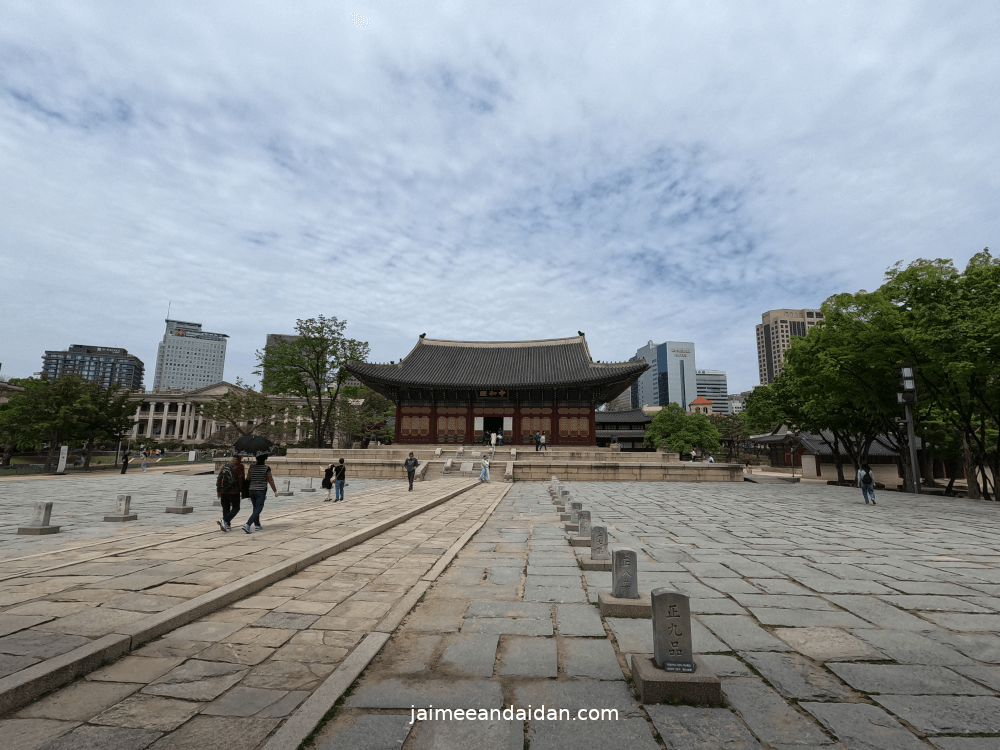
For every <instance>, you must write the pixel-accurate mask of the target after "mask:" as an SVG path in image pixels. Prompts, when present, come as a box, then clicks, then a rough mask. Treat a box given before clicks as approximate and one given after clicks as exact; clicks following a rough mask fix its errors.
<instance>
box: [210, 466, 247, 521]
mask: <svg viewBox="0 0 1000 750" xmlns="http://www.w3.org/2000/svg"><path fill="white" fill-rule="evenodd" d="M245 478H246V469H245V468H244V466H243V459H242V458H240V457H239V456H233V457H232V458H231V459H230V461H229V463H227V464H226V465H225V466H223V467H222V470H221V471H220V472H219V478H218V479H216V480H215V496H216V497H217V498H219V501H220V502H221V503H222V518H220V519H219V520H218V521H216V523H217V524H219V528H220V529H222V530H223V531H229V530H230V529H231V528H232V526H231V525H230V524H231V523H232V520H233V519H234V518H235V517H236V514H237V513H239V512H240V493H241V492H242V490H243V480H244V479H245Z"/></svg>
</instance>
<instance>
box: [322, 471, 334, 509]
mask: <svg viewBox="0 0 1000 750" xmlns="http://www.w3.org/2000/svg"><path fill="white" fill-rule="evenodd" d="M323 489H324V490H326V499H325V500H324V501H323V502H324V503H328V502H330V501H331V500H332V499H333V496H332V495H331V493H332V492H333V464H330V465H329V466H327V467H326V468H325V469H324V470H323Z"/></svg>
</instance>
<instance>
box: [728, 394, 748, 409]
mask: <svg viewBox="0 0 1000 750" xmlns="http://www.w3.org/2000/svg"><path fill="white" fill-rule="evenodd" d="M751 393H752V391H743V392H741V393H730V394H729V396H728V399H727V400H728V401H729V413H730V414H739V413H741V412H742V411H743V409H744V408H745V406H746V402H747V396H749V395H750V394H751Z"/></svg>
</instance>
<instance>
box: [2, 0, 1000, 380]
mask: <svg viewBox="0 0 1000 750" xmlns="http://www.w3.org/2000/svg"><path fill="white" fill-rule="evenodd" d="M998 18H1000V6H998V5H997V3H996V2H995V0H987V1H986V2H962V3H950V2H943V1H942V0H932V1H930V2H916V1H911V2H891V1H887V2H879V3H871V2H869V1H863V2H837V3H831V2H815V3H810V2H802V1H796V2H781V3H778V2H754V3H747V2H742V1H740V2H737V1H736V0H733V1H732V2H724V1H722V0H720V1H719V2H714V3H705V2H701V1H692V2H670V1H668V0H657V1H656V2H625V3H610V2H584V1H581V0H574V1H573V2H546V3H537V2H513V1H511V0H505V2H493V3H487V2H475V3H473V2H466V3H457V2H437V3H415V2H391V1H389V0H374V1H373V0H363V1H359V2H309V1H300V2H294V3H289V2H282V3H279V2H271V3H259V2H253V1H252V0H240V2H225V1H223V0H216V1H215V2H211V3H204V2H186V1H183V0H172V1H171V2H157V1H156V0H144V1H143V2H141V3H135V2H124V1H121V2H113V1H112V0H105V1H104V2H96V1H94V0H71V1H69V2H58V1H57V0H49V1H48V2H45V3H38V2H33V1H31V0H26V1H23V2H21V1H19V0H5V2H3V3H2V4H0V362H2V363H3V369H2V371H0V374H3V375H6V376H8V377H13V376H25V375H30V374H31V373H32V372H35V371H37V370H39V369H40V364H41V355H42V353H43V352H44V350H46V349H63V348H65V347H66V346H68V345H69V344H75V343H80V344H94V345H103V346H123V347H126V348H127V349H128V350H129V351H130V352H133V353H135V354H137V355H138V356H139V357H140V358H142V359H143V360H144V361H145V362H146V367H147V386H151V385H152V374H151V371H152V369H153V365H154V364H155V355H156V343H157V341H159V340H160V338H161V337H162V335H163V327H164V324H163V320H164V318H165V317H166V313H167V305H168V303H170V304H171V313H172V317H174V318H177V319H181V320H188V321H195V322H200V323H202V324H203V325H204V327H205V329H206V330H210V331H218V332H222V333H227V334H229V335H230V336H231V340H230V343H229V352H228V357H227V362H226V373H225V375H226V379H227V380H234V379H235V378H236V377H237V376H243V377H244V378H249V379H253V378H252V376H251V375H250V373H251V371H252V369H253V362H254V351H255V350H256V349H258V348H260V347H261V346H262V345H263V343H264V338H265V335H266V334H268V333H282V332H291V331H292V330H293V328H294V323H295V320H296V318H307V317H312V316H314V315H317V314H321V313H322V314H325V315H332V316H336V317H338V318H341V319H346V320H347V321H348V332H349V334H350V335H352V336H353V337H356V338H360V339H364V340H367V341H369V342H370V344H371V351H372V358H373V359H375V360H376V361H388V360H390V359H396V360H398V359H399V358H400V357H401V356H403V355H405V354H406V352H407V351H409V349H410V348H411V347H412V346H413V344H414V342H415V341H416V338H417V336H418V335H419V334H420V333H422V332H426V333H427V334H428V335H429V336H430V337H433V338H455V339H473V340H477V339H483V340H489V339H493V340H497V339H533V338H552V337H559V336H566V335H574V334H575V333H576V331H577V330H582V331H585V332H586V334H587V339H588V341H589V343H590V348H591V353H592V354H593V356H594V358H595V359H601V360H622V359H627V358H628V357H629V356H631V355H632V354H634V353H635V350H636V349H637V348H638V347H639V346H640V345H642V344H644V343H645V342H646V341H647V340H649V339H653V340H655V341H657V342H659V341H663V340H681V341H694V342H695V343H696V346H697V364H698V366H699V367H703V368H714V369H723V370H726V371H728V373H729V385H730V391H731V392H735V391H739V390H744V389H747V388H750V387H751V386H753V385H755V384H756V383H757V366H756V345H755V340H754V325H755V324H756V323H759V322H760V314H761V312H762V311H764V310H767V309H770V308H774V307H809V306H815V305H818V304H819V303H820V302H822V301H823V300H824V299H825V298H826V297H828V296H829V295H831V294H834V293H838V292H842V291H857V290H858V289H861V288H868V289H873V288H875V287H877V286H878V285H879V283H880V280H881V278H882V274H883V273H884V271H885V269H886V268H887V267H888V266H890V265H892V264H893V263H895V262H896V261H899V260H904V261H907V262H908V261H910V260H913V259H916V258H920V257H948V258H954V259H955V260H956V261H957V262H960V263H961V262H964V261H965V260H966V259H967V258H968V257H969V256H970V255H972V254H973V253H975V252H977V251H978V250H981V249H982V248H983V247H984V246H988V245H989V246H993V247H994V248H996V247H998V240H997V234H998V229H1000V212H998V210H997V207H998V205H1000V201H998V198H1000V195H998V193H1000V190H998V174H1000V171H998V169H997V167H998V158H997V157H998V153H997V151H998V144H1000V137H998V136H1000V132H998V130H1000V125H998V123H1000V69H998V68H1000V62H998V52H997V45H996V40H997V39H998V38H1000V28H998V25H1000V24H998Z"/></svg>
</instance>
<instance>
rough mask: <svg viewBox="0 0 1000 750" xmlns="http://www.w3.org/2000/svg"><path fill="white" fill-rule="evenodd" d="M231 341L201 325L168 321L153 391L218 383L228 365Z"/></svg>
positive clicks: (158, 355)
mask: <svg viewBox="0 0 1000 750" xmlns="http://www.w3.org/2000/svg"><path fill="white" fill-rule="evenodd" d="M227 338H229V337H228V336H227V335H226V334H224V333H209V332H208V331H203V330H201V323H186V322H184V321H182V320H168V321H167V330H166V333H164V334H163V341H161V342H160V344H159V346H158V347H157V350H156V370H155V371H154V374H153V390H154V391H165V390H167V389H170V388H179V389H181V390H185V391H191V390H194V389H195V388H203V387H204V386H206V385H212V384H213V383H218V382H219V381H220V380H222V372H223V370H224V369H225V366H226V339H227Z"/></svg>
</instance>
